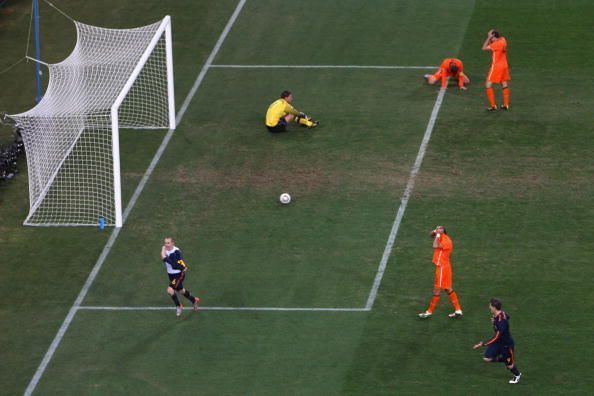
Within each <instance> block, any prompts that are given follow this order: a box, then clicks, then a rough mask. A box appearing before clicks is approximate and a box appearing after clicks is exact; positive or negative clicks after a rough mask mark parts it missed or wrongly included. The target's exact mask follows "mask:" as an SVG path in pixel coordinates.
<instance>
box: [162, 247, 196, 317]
mask: <svg viewBox="0 0 594 396" xmlns="http://www.w3.org/2000/svg"><path fill="white" fill-rule="evenodd" d="M161 259H162V260H163V263H165V268H166V269H167V275H168V276H169V286H167V294H169V295H170V296H171V299H172V300H173V302H174V303H175V314H176V315H177V316H180V315H181V313H182V309H183V305H182V304H181V303H180V302H179V299H178V298H177V292H180V293H181V294H182V295H183V296H184V297H185V298H187V299H188V300H190V302H191V303H192V304H193V305H194V311H197V310H198V304H199V303H200V298H199V297H194V296H192V294H191V293H190V291H189V290H187V289H186V288H184V284H183V281H184V279H185V277H186V270H187V269H188V267H187V265H186V262H185V261H184V258H183V257H182V253H181V250H179V249H178V248H177V247H176V246H175V240H174V239H173V238H171V237H167V238H165V240H164V245H163V246H162V247H161Z"/></svg>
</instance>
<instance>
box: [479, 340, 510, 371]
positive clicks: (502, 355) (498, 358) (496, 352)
mask: <svg viewBox="0 0 594 396" xmlns="http://www.w3.org/2000/svg"><path fill="white" fill-rule="evenodd" d="M485 357H486V358H489V359H492V360H493V361H494V362H504V363H505V365H506V366H511V365H513V364H514V361H515V355H514V346H513V345H507V346H500V345H497V344H491V345H489V346H488V347H487V350H486V351H485Z"/></svg>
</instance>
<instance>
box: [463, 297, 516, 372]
mask: <svg viewBox="0 0 594 396" xmlns="http://www.w3.org/2000/svg"><path fill="white" fill-rule="evenodd" d="M489 310H491V314H492V315H493V317H492V318H491V322H492V323H493V330H494V331H495V335H494V336H493V337H491V339H490V340H489V341H486V342H483V341H481V342H479V343H478V344H476V345H475V346H474V347H473V348H474V349H477V348H480V347H482V346H486V347H487V349H486V350H485V356H484V357H483V360H484V361H485V362H503V363H505V366H506V367H507V368H508V369H509V371H511V372H512V374H513V375H514V377H513V378H512V379H510V380H509V383H510V384H517V383H518V382H520V377H521V376H522V373H520V371H519V370H518V368H517V367H516V362H515V355H514V339H513V338H512V336H511V333H510V331H509V315H508V314H507V313H506V312H503V311H502V310H501V301H499V300H498V299H496V298H492V299H491V300H490V301H489Z"/></svg>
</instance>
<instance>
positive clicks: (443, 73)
mask: <svg viewBox="0 0 594 396" xmlns="http://www.w3.org/2000/svg"><path fill="white" fill-rule="evenodd" d="M451 63H453V64H455V65H456V67H457V68H458V71H457V72H456V73H452V72H451V71H450V64H451ZM450 76H453V77H455V78H457V79H458V86H459V87H463V86H464V64H463V63H462V61H461V60H460V59H457V58H446V59H444V60H443V62H441V65H440V66H439V70H438V71H437V73H435V74H434V75H433V77H435V79H436V80H439V79H441V86H442V87H445V86H446V85H447V81H448V80H447V78H448V77H450Z"/></svg>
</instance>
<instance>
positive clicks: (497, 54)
mask: <svg viewBox="0 0 594 396" xmlns="http://www.w3.org/2000/svg"><path fill="white" fill-rule="evenodd" d="M482 50H483V51H491V52H492V60H491V68H490V69H489V73H488V74H487V80H486V82H485V93H486V95H487V99H488V101H489V107H488V108H487V110H488V111H496V110H497V105H496V104H495V92H494V91H493V84H501V91H502V93H503V105H502V106H501V107H500V109H502V110H509V96H510V88H509V86H508V81H509V80H511V76H510V73H509V65H508V64H507V40H506V39H505V37H503V36H501V34H500V33H499V32H497V31H495V30H494V29H491V30H489V32H488V33H487V38H486V39H485V42H484V43H483V47H482Z"/></svg>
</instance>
